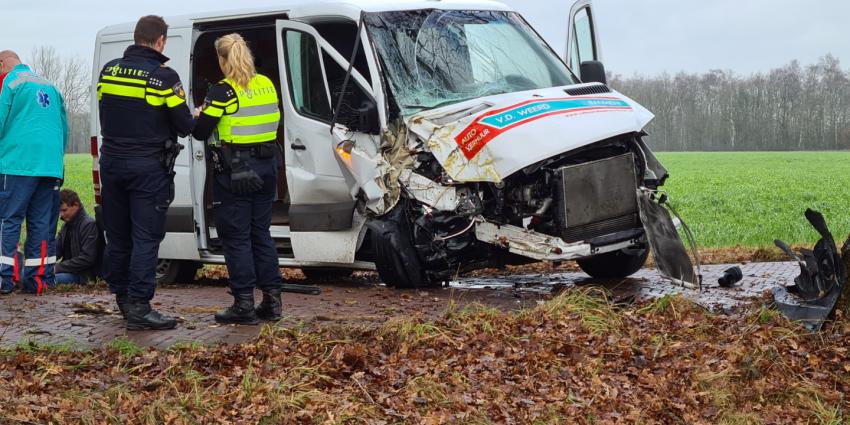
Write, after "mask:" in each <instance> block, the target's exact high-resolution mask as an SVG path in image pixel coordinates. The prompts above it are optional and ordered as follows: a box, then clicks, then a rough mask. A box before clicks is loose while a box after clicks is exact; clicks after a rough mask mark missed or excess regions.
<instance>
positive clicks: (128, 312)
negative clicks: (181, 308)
mask: <svg viewBox="0 0 850 425" xmlns="http://www.w3.org/2000/svg"><path fill="white" fill-rule="evenodd" d="M124 311H125V315H124V317H126V318H127V330H128V331H143V330H164V329H174V328H175V327H176V326H177V320H176V319H175V318H173V317H168V316H164V315H162V314H160V313H159V312H158V311H156V310H154V309H152V308H151V304H150V302H149V301H147V300H139V299H136V298H129V301H128V302H127V304H125V308H124Z"/></svg>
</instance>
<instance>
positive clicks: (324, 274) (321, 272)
mask: <svg viewBox="0 0 850 425" xmlns="http://www.w3.org/2000/svg"><path fill="white" fill-rule="evenodd" d="M301 273H304V277H306V278H307V280H314V281H319V282H330V281H335V280H341V279H349V278H351V275H352V273H354V269H337V268H333V267H316V268H302V269H301Z"/></svg>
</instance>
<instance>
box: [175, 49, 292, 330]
mask: <svg viewBox="0 0 850 425" xmlns="http://www.w3.org/2000/svg"><path fill="white" fill-rule="evenodd" d="M215 49H216V53H217V54H218V61H219V65H220V66H221V70H222V72H223V74H224V76H225V78H224V80H222V81H221V82H219V83H218V84H216V85H215V86H213V87H211V88H210V91H209V94H208V95H207V99H206V101H205V103H204V106H202V107H201V108H198V110H196V114H199V117H198V119H197V122H196V124H195V129H194V131H193V133H192V135H193V136H194V137H195V138H196V139H198V140H211V141H214V146H210V152H211V157H213V159H214V161H215V167H214V168H215V176H214V179H213V182H214V183H213V198H214V205H215V206H214V212H215V224H216V231H217V232H218V235H219V237H220V238H221V241H222V245H223V247H224V257H225V262H226V263H227V271H228V274H229V275H230V290H231V293H232V295H233V298H234V302H233V305H232V306H230V307H228V308H227V309H225V310H224V311H222V312H219V313H216V315H215V321H216V322H218V323H235V324H246V325H256V324H257V323H258V322H259V319H263V320H275V319H278V318H280V315H281V296H280V293H281V283H282V282H281V276H280V268H279V267H278V258H277V250H276V248H275V244H274V240H273V239H272V237H271V233H270V230H269V228H270V226H271V215H272V203H273V201H274V197H275V194H276V192H277V188H276V184H277V173H278V172H280V170H279V165H278V164H279V163H280V157H279V154H280V150H279V148H278V146H277V143H276V139H277V129H278V124H279V123H280V109H279V108H278V102H279V101H278V95H277V90H276V89H275V86H274V83H273V82H272V81H271V80H270V79H269V78H268V77H266V76H264V75H261V74H258V73H257V72H256V69H255V67H254V58H253V55H252V54H251V51H250V49H249V48H248V46H247V44H246V43H245V40H244V39H243V38H242V36H240V35H239V34H236V33H234V34H228V35H225V36H223V37H221V38H219V39H218V40H216V42H215ZM214 134H215V137H212V138H211V136H213V135H214ZM255 287H256V288H259V289H260V290H261V291H262V293H263V299H262V302H261V303H260V304H259V305H258V306H257V307H256V308H255V307H254V288H255Z"/></svg>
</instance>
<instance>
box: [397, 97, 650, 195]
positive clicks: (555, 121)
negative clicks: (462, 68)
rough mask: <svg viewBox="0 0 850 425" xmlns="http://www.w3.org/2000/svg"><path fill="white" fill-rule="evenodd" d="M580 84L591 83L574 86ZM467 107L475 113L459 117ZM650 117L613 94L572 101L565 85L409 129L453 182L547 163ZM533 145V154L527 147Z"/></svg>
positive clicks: (422, 120)
mask: <svg viewBox="0 0 850 425" xmlns="http://www.w3.org/2000/svg"><path fill="white" fill-rule="evenodd" d="M583 86H592V84H586V85H579V86H571V87H583ZM482 107H484V109H483V110H482ZM469 110H472V111H476V112H475V113H473V114H469V113H466V114H465V113H464V111H469ZM446 117H449V118H448V119H447V118H446ZM653 118H654V115H653V114H652V113H651V112H649V111H648V110H647V109H646V108H644V107H643V106H641V105H639V104H638V103H636V102H635V101H633V100H631V99H629V98H627V97H625V96H623V95H622V94H619V93H617V92H614V91H612V92H611V93H604V94H601V95H583V96H569V95H567V94H566V93H565V92H564V87H555V88H551V89H544V90H534V91H528V92H519V93H509V94H504V95H500V96H491V97H484V98H479V99H475V100H471V101H468V102H463V103H460V104H455V105H452V106H448V107H445V108H439V109H433V110H430V111H427V112H423V113H420V114H417V115H415V116H414V117H413V118H411V119H410V120H409V121H408V126H409V127H410V129H411V130H412V131H414V132H415V133H417V134H418V135H419V136H420V137H422V139H423V140H426V141H427V145H428V149H429V150H430V151H431V153H433V154H434V156H435V157H436V158H437V160H438V161H440V163H441V164H442V165H443V167H444V168H445V169H446V172H448V173H449V175H450V176H451V177H452V178H453V179H454V180H456V181H459V182H475V181H478V182H492V183H498V182H501V181H502V179H503V178H505V177H507V176H509V175H511V174H513V173H515V172H517V171H519V170H520V169H521V168H523V167H526V166H528V165H531V164H535V163H537V162H539V161H542V160H544V159H546V158H549V157H552V156H555V155H558V154H561V153H564V152H568V151H571V150H574V149H577V148H580V147H582V146H585V145H588V144H590V143H594V142H598V141H599V140H603V139H606V138H609V137H613V136H616V135H619V134H626V133H632V132H639V131H641V130H642V129H643V128H644V127H645V126H646V125H647V124H648V123H649V122H650V121H651V120H652V119H653ZM531 140H533V141H534V149H529V147H528V143H529V141H531Z"/></svg>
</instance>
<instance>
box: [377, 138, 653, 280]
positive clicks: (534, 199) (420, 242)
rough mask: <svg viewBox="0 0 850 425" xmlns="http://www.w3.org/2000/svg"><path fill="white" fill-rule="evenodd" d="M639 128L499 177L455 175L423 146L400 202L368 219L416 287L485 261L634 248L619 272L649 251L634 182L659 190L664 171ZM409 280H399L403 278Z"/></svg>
mask: <svg viewBox="0 0 850 425" xmlns="http://www.w3.org/2000/svg"><path fill="white" fill-rule="evenodd" d="M642 136H643V134H642V133H630V134H625V135H622V136H617V137H613V138H610V139H606V140H602V141H600V142H597V143H593V144H590V145H587V146H584V147H582V148H579V149H576V150H574V151H570V152H566V153H564V154H561V155H557V156H554V157H551V158H547V159H545V160H543V161H540V162H538V163H535V164H532V165H529V166H527V167H524V168H522V169H521V170H520V171H518V172H516V173H514V174H513V175H511V176H508V177H507V178H505V179H504V180H502V181H499V182H466V183H459V182H455V181H454V180H453V179H452V178H451V177H450V176H449V175H448V173H447V172H446V171H445V169H444V168H443V166H442V165H441V164H440V163H439V162H438V161H437V160H436V159H435V158H434V156H433V155H431V154H430V153H429V152H425V151H418V152H416V153H415V154H414V161H413V166H412V167H411V169H409V170H405V171H403V172H402V173H401V174H400V176H399V181H400V182H401V192H400V194H399V201H398V204H397V205H396V207H395V208H393V209H392V211H390V213H388V214H386V215H385V216H383V217H380V218H377V217H376V218H375V219H373V220H372V224H370V227H372V228H373V229H376V230H377V233H378V234H379V235H383V236H384V237H385V238H386V240H387V241H390V245H393V246H394V249H395V251H396V252H397V253H398V255H400V256H402V257H404V258H402V259H400V262H401V263H405V264H406V265H407V267H406V269H408V270H409V271H410V272H411V273H412V274H414V275H415V277H412V276H406V278H408V279H410V278H412V280H413V281H415V282H419V283H418V284H416V285H415V286H427V285H429V284H433V283H439V282H443V281H446V280H449V279H450V278H451V277H452V276H455V275H457V274H458V273H463V272H466V271H470V270H474V269H478V268H482V267H502V266H504V265H508V264H523V263H529V262H533V261H539V260H553V261H560V260H571V259H581V258H584V257H591V256H592V255H596V254H605V253H606V252H607V253H608V254H620V250H622V249H628V250H630V251H631V252H632V254H634V255H632V256H631V257H634V258H633V259H632V261H631V263H633V264H626V265H625V266H624V267H625V268H626V269H629V270H624V271H621V272H620V273H616V274H625V275H628V274H631V273H633V272H634V271H636V270H637V269H639V268H640V267H641V266H642V265H643V263H644V261H645V260H646V253H647V251H648V249H647V248H648V247H647V240H646V237H645V235H644V230H643V227H642V223H641V221H640V216H639V211H638V205H637V197H636V195H635V194H636V191H637V190H638V188H646V189H649V190H655V189H657V188H658V186H660V185H661V184H663V181H664V179H665V178H666V170H664V169H663V168H661V167H660V164H658V162H657V160H655V158H654V156H652V153H651V152H649V150H648V149H646V147H645V145H644V144H643V142H642V140H641V137H642ZM650 158H651V160H650ZM648 164H649V166H654V167H656V168H655V170H650V169H649V168H648ZM659 174H660V177H659ZM399 238H401V240H400V239H399ZM378 239H379V240H380V239H381V236H379V237H378ZM603 247H605V248H603ZM378 251H379V253H378V255H379V256H380V249H378ZM385 254H387V255H389V254H390V253H385ZM627 259H628V258H627ZM589 264H590V266H589V268H590V269H591V270H590V271H589V272H592V271H593V269H594V267H593V262H589ZM606 267H609V268H610V267H614V268H616V266H614V265H608V266H606ZM598 268H600V267H598ZM380 269H381V266H379V271H380ZM600 269H602V268H600ZM631 269H634V270H631ZM420 270H421V272H419V271H420ZM603 274H604V273H603ZM404 280H405V277H404V276H402V277H399V278H398V279H397V282H399V284H401V285H404V284H403V283H401V282H402V281H404Z"/></svg>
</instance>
